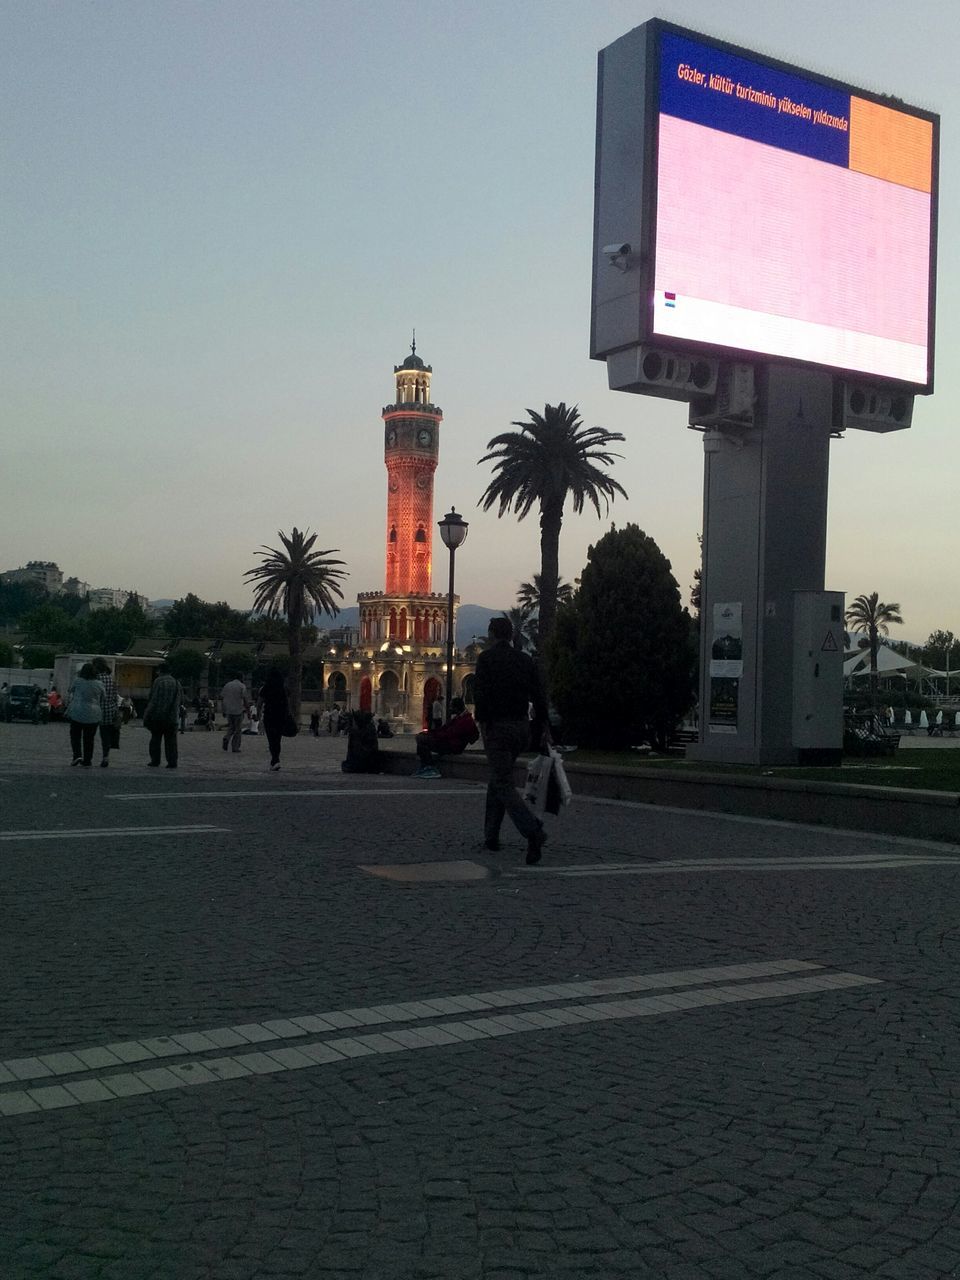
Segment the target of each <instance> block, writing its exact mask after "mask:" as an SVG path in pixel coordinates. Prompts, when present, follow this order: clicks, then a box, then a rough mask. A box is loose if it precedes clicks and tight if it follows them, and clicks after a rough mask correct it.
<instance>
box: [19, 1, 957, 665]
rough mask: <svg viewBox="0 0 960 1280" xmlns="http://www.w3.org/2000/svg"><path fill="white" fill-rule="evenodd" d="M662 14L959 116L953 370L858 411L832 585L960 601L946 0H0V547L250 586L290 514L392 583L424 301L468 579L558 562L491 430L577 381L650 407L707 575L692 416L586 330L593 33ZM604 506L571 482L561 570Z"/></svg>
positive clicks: (136, 574) (835, 483)
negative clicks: (516, 501)
mask: <svg viewBox="0 0 960 1280" xmlns="http://www.w3.org/2000/svg"><path fill="white" fill-rule="evenodd" d="M653 16H661V17H665V18H668V19H671V20H673V21H676V22H679V23H682V24H683V25H686V26H690V27H693V28H694V29H697V30H700V31H703V32H706V33H707V34H711V35H716V36H720V37H722V38H725V39H728V40H731V41H733V42H735V43H740V44H743V45H745V46H747V47H748V48H753V49H756V50H759V51H761V52H763V53H767V54H770V55H773V56H775V57H780V58H782V59H785V60H786V61H789V62H793V63H796V64H798V65H800V66H805V67H809V68H811V69H814V70H817V71H821V72H823V73H826V74H829V75H833V76H836V77H837V78H839V79H842V80H848V81H849V82H851V83H852V84H854V85H856V86H858V87H863V88H867V89H872V90H876V91H880V92H886V93H890V94H893V95H895V96H897V97H899V98H902V99H903V100H905V101H907V102H909V103H913V104H917V105H920V106H924V107H927V108H930V109H932V110H935V111H939V112H940V113H941V115H942V117H943V134H942V150H941V189H940V250H939V286H938V296H939V304H938V327H937V348H938V358H937V371H936V372H937V391H936V394H935V395H934V396H933V397H931V398H918V400H917V406H916V409H915V412H914V425H913V428H912V429H911V430H909V431H903V432H896V433H892V434H889V435H886V436H881V435H872V434H868V433H864V432H856V431H850V432H848V433H847V436H846V438H845V439H843V440H841V441H837V442H835V443H834V444H833V446H832V458H831V481H830V491H831V502H830V523H829V539H828V546H829V552H828V565H827V580H826V586H827V587H828V588H831V589H835V590H843V591H846V593H847V595H848V598H852V597H853V596H855V595H857V594H859V593H860V592H869V591H874V590H876V591H879V593H880V596H881V598H882V599H885V600H888V601H898V602H899V603H900V605H901V607H902V611H903V614H904V618H905V620H906V624H907V625H906V626H905V627H904V628H902V629H899V628H897V630H902V634H904V635H905V636H908V637H909V638H912V639H917V640H921V639H923V638H924V637H925V636H926V634H927V633H928V632H929V631H930V630H931V629H933V628H934V627H944V628H949V629H951V630H953V631H954V632H957V633H960V599H958V597H957V595H956V594H955V593H954V582H955V570H954V564H955V560H956V556H957V537H956V533H955V529H956V527H957V523H958V521H960V484H958V471H960V467H958V462H960V445H958V440H957V435H958V425H957V420H958V401H960V365H958V362H957V359H956V354H955V353H956V351H957V348H958V339H960V334H958V303H957V298H958V296H960V262H958V254H957V248H956V246H957V244H958V241H960V225H958V222H960V213H958V210H960V199H958V195H960V193H958V186H957V171H958V165H957V160H958V144H957V137H958V133H957V128H956V119H957V114H958V106H960V101H958V99H960V90H958V80H957V74H956V49H957V47H958V39H957V38H958V36H960V10H958V8H957V7H956V5H955V3H954V0H917V2H915V3H913V4H911V5H902V4H893V3H891V2H890V0H844V2H843V3H841V4H837V3H836V0H830V2H829V3H827V2H824V0H807V2H806V3H804V4H785V3H781V2H779V0H739V3H737V4H736V5H730V6H720V7H718V6H717V5H716V4H715V3H713V2H712V0H687V2H686V3H679V4H672V5H670V6H668V7H667V6H657V7H656V8H653V7H648V6H645V5H644V4H642V3H640V4H637V3H636V2H635V0H634V2H631V3H627V2H625V0H591V3H589V4H584V3H583V2H582V0H522V2H520V3H518V0H476V2H475V3H457V2H453V0H447V2H441V0H407V2H401V0H393V2H391V0H357V2H356V3H350V2H348V0H340V2H337V3H333V2H332V0H327V2H323V0H314V2H313V3H309V2H298V3H292V2H291V0H271V2H270V3H251V2H249V0H237V2H236V3H229V4H228V3H220V2H219V0H209V2H207V3H200V2H199V0H196V2H173V0H167V2H163V3H159V2H153V3H150V2H146V3H137V4H130V3H128V0H122V2H119V3H105V2H98V0H92V2H89V3H76V2H74V0H63V2H60V3H44V2H39V0H33V2H30V3H23V0H4V2H3V3H0V18H2V39H0V108H2V119H3V124H2V135H3V142H2V148H3V156H2V165H0V175H2V176H0V182H2V209H3V222H2V225H3V234H2V237H0V297H2V304H0V306H2V312H0V314H2V335H0V337H2V341H0V379H2V401H0V403H2V408H0V414H2V433H0V569H3V568H12V567H15V566H17V565H19V564H22V563H24V562H25V561H26V560H28V559H50V560H56V561H57V562H58V563H59V564H60V567H61V568H62V569H63V570H64V572H65V573H66V574H72V575H76V576H78V577H80V578H82V579H85V580H87V581H89V582H91V584H92V585H95V586H117V587H127V588H136V589H138V590H140V591H142V592H145V593H146V594H147V595H148V596H150V597H160V596H172V597H175V596H181V595H183V594H185V593H186V592H187V591H195V592H197V593H198V594H199V595H201V596H202V597H204V598H206V599H211V600H213V599H226V600H228V601H230V602H231V603H232V604H234V605H236V606H238V607H246V606H247V605H248V604H249V601H250V595H249V592H248V591H247V590H246V589H245V588H244V585H243V581H242V575H243V571H244V569H246V568H248V567H249V566H250V565H251V563H253V560H254V554H255V552H256V549H257V548H258V547H259V545H260V544H261V543H268V544H271V545H276V543H277V539H276V531H277V530H278V529H284V530H289V529H290V528H291V526H292V525H294V524H296V525H298V526H300V527H304V526H309V527H310V528H311V529H314V530H316V531H317V532H318V533H319V539H318V545H319V546H321V547H324V548H334V547H335V548H339V549H340V552H341V555H342V557H343V559H345V560H346V561H347V566H348V568H349V570H350V577H349V579H348V580H347V584H346V600H345V603H347V604H352V603H354V598H355V596H356V593H357V592H358V591H369V590H376V589H378V588H379V587H381V586H382V584H383V522H384V499H385V487H386V473H385V470H384V466H383V430H382V423H381V421H380V409H381V407H382V406H383V405H384V404H386V403H388V402H389V401H390V400H391V399H392V398H393V376H392V370H393V365H394V364H395V363H398V362H400V361H401V360H402V359H403V358H404V356H405V355H406V354H407V352H408V351H409V342H410V331H411V329H412V328H413V327H414V326H415V327H416V330H417V350H418V353H419V354H420V355H422V356H423V358H424V359H425V360H426V361H427V362H428V363H430V364H432V366H433V370H434V378H433V392H434V399H435V401H436V402H437V403H438V404H439V405H440V406H441V407H442V409H443V411H444V415H445V417H444V424H443V427H442V440H441V455H440V466H439V469H438V471H437V477H436V515H437V517H438V518H439V516H441V515H442V514H443V512H444V511H446V510H447V509H448V508H449V507H450V505H451V504H453V505H456V506H457V507H458V509H459V510H460V511H461V513H462V514H463V515H464V516H465V517H466V518H467V519H468V520H469V521H470V534H469V537H468V539H467V542H466V544H465V546H464V547H463V549H462V551H461V552H460V553H459V555H458V559H457V569H458V573H457V587H458V591H459V593H460V595H461V598H462V599H464V600H466V601H470V602H473V603H478V604H486V605H489V606H490V607H506V606H509V605H510V604H511V603H513V597H514V594H515V591H516V588H517V586H518V584H519V583H520V582H521V581H523V580H524V579H527V578H529V577H530V575H531V574H532V573H533V572H534V570H536V569H537V568H538V565H539V551H538V536H539V531H538V526H537V522H536V518H535V517H533V516H531V517H528V518H527V519H526V520H525V521H524V522H523V523H522V524H518V523H517V522H516V521H515V520H514V519H513V518H512V517H510V518H505V519H504V520H502V521H500V520H498V519H497V517H496V515H495V513H494V512H491V513H489V514H482V513H481V512H480V511H479V510H478V509H477V506H476V504H477V500H478V498H479V496H480V494H481V492H482V491H483V488H484V486H485V484H486V483H487V481H488V479H489V475H490V472H489V469H488V468H487V467H484V468H478V467H477V459H478V458H479V457H480V456H481V455H482V453H483V452H484V451H485V445H486V442H487V441H488V439H489V438H490V437H491V436H493V435H494V434H496V433H497V432H499V431H503V430H506V429H509V424H510V422H511V421H512V420H513V419H520V418H523V417H524V416H525V410H526V409H527V408H528V407H529V408H534V409H538V410H542V408H543V405H544V403H545V402H548V401H549V402H550V403H556V402H558V401H560V400H564V401H566V402H567V403H568V404H571V403H578V404H579V405H580V409H581V412H582V415H583V418H584V420H585V422H586V423H587V424H588V425H594V424H598V425H602V426H605V427H607V428H609V429H611V430H618V431H622V432H623V433H624V434H625V435H626V437H627V441H626V443H625V444H624V445H623V446H621V451H622V453H623V455H624V456H623V460H622V461H621V462H619V463H618V464H617V466H616V470H615V472H614V474H615V475H616V477H617V478H618V479H619V480H620V482H621V483H622V484H623V485H624V487H625V488H626V490H627V492H628V494H629V500H628V501H623V500H622V499H620V500H618V501H617V502H616V503H615V504H614V506H613V508H612V510H611V518H612V519H613V520H615V521H616V523H617V524H618V525H619V524H624V523H626V522H627V521H634V522H636V523H637V524H639V525H640V526H641V528H643V529H644V530H646V532H648V533H649V534H651V535H652V536H653V537H654V538H656V540H657V541H658V543H659V544H660V546H661V547H662V548H663V550H664V552H665V553H666V554H667V556H669V558H670V559H671V561H672V562H673V567H674V572H675V574H676V576H677V579H678V581H679V583H680V586H681V589H682V591H683V595H684V598H685V599H686V598H687V595H688V590H689V584H690V582H691V579H692V575H693V570H694V568H695V566H696V564H697V562H698V552H697V538H696V535H697V532H698V530H699V529H700V524H701V493H702V464H703V455H702V447H701V438H700V436H699V435H698V434H696V433H693V432H691V431H689V430H687V429H686V407H685V406H683V405H680V404H675V403H671V402H667V401H654V400H650V399H647V398H641V397H634V396H628V395H622V394H617V393H613V392H610V391H608V390H607V385H606V373H605V369H604V366H603V365H602V364H598V363H595V362H592V361H590V360H589V358H588V356H587V346H588V332H589V302H590V260H591V228H592V203H593V162H594V131H595V94H596V55H597V51H598V49H600V48H601V47H603V46H604V45H606V44H609V43H610V42H611V41H612V40H614V39H616V38H617V37H618V36H620V35H622V34H623V33H624V32H626V31H627V30H629V29H630V28H632V27H634V26H636V25H637V24H638V23H640V22H643V21H645V20H646V19H647V18H649V17H653ZM691 181H692V182H695V181H696V175H693V174H692V175H691ZM709 198H710V193H709V191H705V192H704V199H705V200H709ZM608 527H609V521H598V520H597V519H596V517H595V516H594V515H592V514H589V515H588V514H585V515H583V516H581V517H574V516H573V515H572V514H571V515H568V517H567V520H566V522H565V525H564V532H563V536H562V541H561V572H562V574H563V575H564V577H566V578H567V579H572V578H573V577H574V576H576V575H577V574H578V573H579V572H580V570H581V568H582V566H583V564H584V562H585V557H586V550H587V547H588V546H589V544H590V543H591V542H594V541H596V540H597V538H598V537H600V536H601V535H602V533H603V532H605V531H606V529H607V528H608ZM434 588H435V590H440V591H444V590H445V589H446V553H445V551H444V549H443V548H442V546H440V544H439V539H437V540H436V546H435V553H434Z"/></svg>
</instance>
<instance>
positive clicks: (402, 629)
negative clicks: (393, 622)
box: [397, 609, 407, 644]
mask: <svg viewBox="0 0 960 1280" xmlns="http://www.w3.org/2000/svg"><path fill="white" fill-rule="evenodd" d="M397 636H398V638H399V640H400V642H401V644H402V643H403V641H404V640H406V639H407V611H406V609H401V610H400V617H399V618H398V619H397Z"/></svg>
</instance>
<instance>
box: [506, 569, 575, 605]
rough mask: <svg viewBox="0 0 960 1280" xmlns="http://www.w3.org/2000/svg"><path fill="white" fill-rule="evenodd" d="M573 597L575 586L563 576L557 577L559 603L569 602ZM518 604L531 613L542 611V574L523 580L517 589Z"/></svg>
mask: <svg viewBox="0 0 960 1280" xmlns="http://www.w3.org/2000/svg"><path fill="white" fill-rule="evenodd" d="M572 599H573V587H572V586H571V585H570V583H569V582H564V580H563V579H562V578H558V579H557V604H569V603H570V601H571V600H572ZM517 604H518V605H519V606H520V608H521V609H526V610H528V611H529V612H530V613H539V612H540V574H539V573H535V574H534V575H533V581H532V582H521V583H520V587H519V590H518V591H517Z"/></svg>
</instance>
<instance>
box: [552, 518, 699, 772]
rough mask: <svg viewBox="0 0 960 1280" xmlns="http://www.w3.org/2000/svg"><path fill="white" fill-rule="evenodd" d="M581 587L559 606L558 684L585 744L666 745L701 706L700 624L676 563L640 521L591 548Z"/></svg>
mask: <svg viewBox="0 0 960 1280" xmlns="http://www.w3.org/2000/svg"><path fill="white" fill-rule="evenodd" d="M587 561H588V562H587V565H586V567H585V568H584V570H583V574H582V575H581V578H580V589H579V590H578V591H577V593H576V595H575V596H574V598H573V601H572V602H571V603H570V604H568V605H564V606H562V607H561V608H560V609H559V610H558V612H557V623H556V630H555V632H554V635H553V639H552V642H551V646H550V654H549V661H550V673H551V688H552V691H553V698H554V701H555V703H556V706H557V709H558V710H559V712H560V716H561V719H562V720H563V724H564V728H565V730H566V731H567V732H568V735H569V737H570V738H571V739H572V740H575V741H577V742H578V743H580V744H581V745H582V746H593V747H603V748H606V749H611V750H622V749H624V748H626V747H629V746H631V745H633V744H636V743H639V742H643V741H649V742H651V743H652V744H653V745H654V746H656V747H657V748H658V749H660V750H663V748H664V747H665V746H666V743H667V740H668V738H669V736H670V734H671V733H672V732H673V730H674V729H675V728H676V726H677V724H678V723H679V722H680V721H681V720H682V718H683V716H684V715H685V714H686V712H687V711H688V710H689V709H690V706H691V705H692V702H693V686H694V673H695V669H696V654H695V649H694V644H693V631H692V622H691V618H690V615H689V613H687V611H686V610H685V609H684V608H683V606H682V604H681V601H680V589H679V587H678V586H677V582H676V579H675V578H674V576H673V574H672V573H671V571H670V561H669V560H668V559H667V558H666V556H665V555H664V554H663V552H662V551H661V550H660V548H659V547H658V546H657V544H656V542H654V540H653V538H651V537H649V536H648V535H647V534H645V533H644V532H643V530H642V529H640V528H638V527H637V525H635V524H628V525H627V527H626V528H625V529H612V530H611V531H610V532H609V533H608V534H605V535H604V537H602V538H601V539H600V541H599V542H598V543H597V544H596V546H593V547H591V548H590V550H589V552H588V556H587Z"/></svg>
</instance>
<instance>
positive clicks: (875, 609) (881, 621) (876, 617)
mask: <svg viewBox="0 0 960 1280" xmlns="http://www.w3.org/2000/svg"><path fill="white" fill-rule="evenodd" d="M845 617H846V620H847V622H849V624H850V630H851V631H860V632H862V633H863V634H864V635H866V637H867V640H868V642H869V644H870V701H871V703H872V704H873V705H874V706H876V703H877V680H878V676H877V654H878V652H879V649H880V637H881V636H885V635H888V634H889V631H890V626H889V624H890V623H898V624H899V623H902V622H903V619H902V618H901V617H900V606H899V605H898V604H885V603H884V601H883V600H881V599H880V598H879V595H878V593H877V592H876V591H871V592H870V594H869V595H868V596H857V598H856V600H854V602H853V604H852V605H850V607H849V609H847V611H846V614H845Z"/></svg>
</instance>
